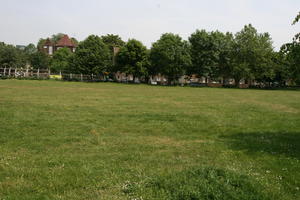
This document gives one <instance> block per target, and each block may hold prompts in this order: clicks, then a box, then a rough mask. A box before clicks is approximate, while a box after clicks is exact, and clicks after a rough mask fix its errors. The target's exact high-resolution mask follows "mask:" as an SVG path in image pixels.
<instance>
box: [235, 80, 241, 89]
mask: <svg viewBox="0 0 300 200" xmlns="http://www.w3.org/2000/svg"><path fill="white" fill-rule="evenodd" d="M240 81H241V79H240V78H235V79H234V82H235V86H236V87H237V88H239V87H240Z"/></svg>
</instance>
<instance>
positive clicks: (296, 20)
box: [293, 12, 300, 25]
mask: <svg viewBox="0 0 300 200" xmlns="http://www.w3.org/2000/svg"><path fill="white" fill-rule="evenodd" d="M299 20H300V12H299V14H298V15H297V16H296V18H295V19H294V21H293V25H294V24H296V23H297V22H298V21H299Z"/></svg>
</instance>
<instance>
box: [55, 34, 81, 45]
mask: <svg viewBox="0 0 300 200" xmlns="http://www.w3.org/2000/svg"><path fill="white" fill-rule="evenodd" d="M55 46H57V47H75V46H76V45H75V44H74V43H73V41H72V40H71V39H70V38H69V36H68V35H64V36H63V37H62V38H61V39H60V40H59V41H58V42H57V43H56V45H55Z"/></svg>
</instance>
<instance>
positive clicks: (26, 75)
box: [25, 67, 28, 77]
mask: <svg viewBox="0 0 300 200" xmlns="http://www.w3.org/2000/svg"><path fill="white" fill-rule="evenodd" d="M25 77H28V67H27V68H26V74H25Z"/></svg>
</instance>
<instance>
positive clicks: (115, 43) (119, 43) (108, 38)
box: [101, 34, 125, 50]
mask: <svg viewBox="0 0 300 200" xmlns="http://www.w3.org/2000/svg"><path fill="white" fill-rule="evenodd" d="M101 39H102V40H103V42H104V43H105V44H106V45H107V46H108V47H109V49H111V50H112V49H113V47H123V46H124V45H125V42H124V41H123V40H122V38H121V37H120V36H119V35H114V34H107V35H103V36H101Z"/></svg>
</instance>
